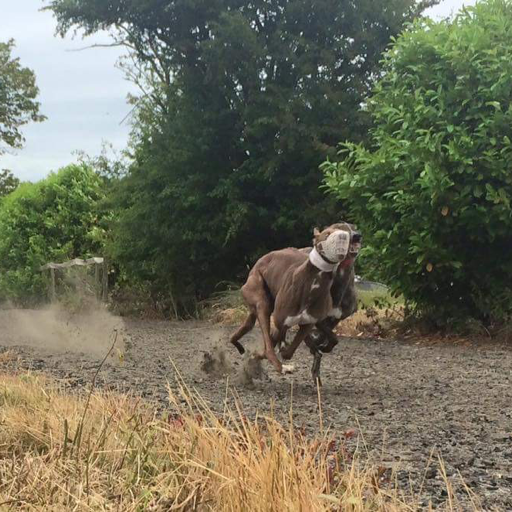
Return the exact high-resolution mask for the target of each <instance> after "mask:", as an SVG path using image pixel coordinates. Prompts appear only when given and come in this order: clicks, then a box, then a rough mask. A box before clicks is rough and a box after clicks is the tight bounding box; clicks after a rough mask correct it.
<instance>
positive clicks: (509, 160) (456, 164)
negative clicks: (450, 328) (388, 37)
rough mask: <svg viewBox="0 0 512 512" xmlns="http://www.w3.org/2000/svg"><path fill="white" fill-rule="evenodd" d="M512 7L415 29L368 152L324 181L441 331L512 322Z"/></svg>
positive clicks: (405, 42)
mask: <svg viewBox="0 0 512 512" xmlns="http://www.w3.org/2000/svg"><path fill="white" fill-rule="evenodd" d="M511 76H512V2H510V0H488V1H486V2H479V3H478V4H477V5H476V6H475V7H471V8H466V9H464V10H462V11H461V12H460V13H459V14H458V15H457V16H456V18H455V19H454V20H453V21H451V22H450V21H443V22H440V23H435V22H433V21H430V20H420V21H417V22H416V23H415V24H414V25H413V26H412V28H411V29H410V30H408V31H406V32H405V33H404V34H403V35H402V36H401V37H399V38H398V39H397V41H396V42H395V44H394V45H393V46H392V48H391V49H390V50H389V51H388V52H387V54H386V56H385V59H384V68H383V76H382V78H381V79H380V81H379V83H378V84H377V86H376V87H375V90H374V93H373V96H372V98H371V100H370V101H369V102H368V110H369V112H370V114H371V115H372V117H373V120H374V122H375V127H374V128H373V130H372V131H371V137H370V141H369V143H368V144H367V145H362V144H350V143H349V144H345V145H344V147H343V154H344V156H345V157H346V159H345V160H344V161H342V162H341V163H340V164H336V163H327V164H326V165H325V171H326V183H327V186H328V187H329V189H330V190H331V191H332V192H333V194H334V195H335V196H336V197H337V198H339V199H340V200H342V201H343V202H344V204H345V205H348V206H349V208H350V211H351V212H352V214H353V216H354V217H355V219H356V221H357V222H358V223H359V224H360V225H361V227H362V228H363V230H364V233H365V236H366V239H367V241H368V243H369V245H370V246H371V249H370V254H367V257H369V258H370V259H372V260H373V268H374V270H375V272H376V274H377V276H378V277H380V278H381V279H383V280H384V281H385V282H386V283H388V284H390V285H391V286H392V287H393V289H394V290H395V291H397V292H399V293H402V294H403V295H404V296H405V298H406V300H407V302H408V303H409V305H411V306H412V307H413V308H414V309H415V310H416V312H417V313H419V314H422V315H426V316H427V317H428V318H430V319H433V320H434V321H435V322H436V323H437V324H447V323H449V322H451V320H453V319H454V318H463V319H466V318H468V317H472V318H476V319H478V320H481V321H484V322H486V323H490V322H492V321H496V320H503V319H504V318H506V317H507V316H508V315H510V313H511V312H512V295H511V293H510V283H511V282H512V237H511V233H512V209H511V200H512V173H511V172H510V169H512V109H511V108H510V105H511V104H512V80H511Z"/></svg>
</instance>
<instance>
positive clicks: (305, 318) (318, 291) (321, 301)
mask: <svg viewBox="0 0 512 512" xmlns="http://www.w3.org/2000/svg"><path fill="white" fill-rule="evenodd" d="M331 285H332V276H329V275H326V273H324V272H320V273H319V274H318V275H317V276H315V278H314V279H313V280H312V281H311V282H310V283H308V284H307V286H305V288H304V289H303V294H302V300H301V301H300V304H298V305H297V306H298V307H297V309H296V310H295V311H289V313H290V314H288V315H287V316H286V317H285V320H284V324H285V325H286V326H287V327H292V326H294V325H308V324H316V323H317V322H318V321H320V320H323V319H324V318H325V317H326V316H331V315H337V314H338V311H334V309H333V304H332V299H331V293H330V289H331ZM339 314H340V316H341V312H339Z"/></svg>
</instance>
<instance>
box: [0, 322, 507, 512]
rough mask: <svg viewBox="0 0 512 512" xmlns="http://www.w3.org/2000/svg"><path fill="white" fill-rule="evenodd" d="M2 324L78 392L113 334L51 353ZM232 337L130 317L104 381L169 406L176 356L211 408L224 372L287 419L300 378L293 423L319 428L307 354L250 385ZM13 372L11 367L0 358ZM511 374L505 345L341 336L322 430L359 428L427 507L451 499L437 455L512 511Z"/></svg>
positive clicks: (256, 403) (25, 357) (5, 333)
mask: <svg viewBox="0 0 512 512" xmlns="http://www.w3.org/2000/svg"><path fill="white" fill-rule="evenodd" d="M6 322H7V320H6V318H5V317H3V316H2V315H1V314H0V351H2V350H5V349H6V348H8V349H10V350H11V351H13V352H14V353H15V354H17V355H19V356H20V360H19V361H18V363H16V365H18V366H19V367H22V368H32V369H36V370H43V371H45V372H49V373H51V374H53V375H55V376H57V377H59V378H64V379H67V381H68V382H69V383H70V385H72V386H83V385H88V384H89V383H90V381H91V379H92V375H93V374H94V372H95V370H96V368H97V365H98V361H99V359H101V357H100V356H99V351H98V346H100V347H102V348H103V353H104V352H106V350H108V337H105V339H103V340H101V343H99V342H98V339H97V337H96V338H95V340H96V341H95V342H94V343H92V345H93V346H94V350H89V351H88V350H85V351H83V352H82V351H81V350H79V349H77V347H76V346H75V347H74V349H73V350H72V351H65V350H64V349H63V348H62V346H61V345H59V347H58V348H56V347H55V346H53V345H52V344H51V343H48V345H47V346H46V347H44V344H42V343H41V342H40V340H39V341H38V342H37V344H35V343H34V341H33V340H30V339H28V337H27V336H28V335H27V334H26V333H21V334H16V333H13V330H12V329H10V330H9V329H7V328H6V327H5V326H6V325H7V324H6ZM117 326H118V327H119V325H117ZM231 331H232V329H224V328H218V327H213V326H211V325H209V324H206V323H201V322H187V323H169V322H154V321H151V322H141V321H128V322H126V323H125V325H124V327H123V336H122V343H123V344H124V345H123V348H122V349H121V350H122V352H123V354H124V357H123V358H122V359H123V361H122V362H121V361H120V359H119V357H113V358H111V360H110V362H109V363H108V364H106V365H105V366H104V368H103V369H102V371H101V373H100V376H99V380H98V382H99V385H101V386H104V387H108V388H113V389H118V390H121V391H129V392H133V393H138V394H141V395H142V396H144V397H146V398H148V399H151V400H155V401H157V402H158V403H159V404H161V406H162V407H165V404H166V403H167V391H166V386H167V382H170V383H171V385H173V383H174V382H175V380H174V379H175V376H174V370H173V367H172V365H171V363H170V359H171V358H172V360H173V361H174V363H175V364H176V366H177V367H178V368H179V370H180V372H181V374H182V375H183V377H184V378H185V380H186V382H187V383H189V384H190V385H192V386H193V387H195V388H196V389H197V390H198V391H199V392H200V393H201V394H202V395H203V396H204V397H205V398H206V399H207V400H208V402H209V404H210V405H211V407H212V408H214V409H215V410H218V411H221V410H222V408H223V406H224V402H225V399H226V379H225V377H221V376H219V374H220V373H227V374H228V375H229V382H230V383H231V384H232V385H233V387H234V389H235V390H236V392H237V393H238V395H239V396H240V398H241V401H242V403H243V407H244V409H245V413H246V414H248V415H252V414H254V413H256V411H258V412H259V413H263V414H266V413H269V412H270V407H271V405H270V404H271V402H273V404H274V411H275V413H276V414H277V415H279V416H281V417H283V418H286V417H288V414H289V410H290V404H291V385H292V382H293V384H294V389H293V411H294V418H295V423H296V424H297V425H298V426H300V425H304V426H305V427H306V428H307V430H308V431H315V430H317V429H318V425H319V421H318V405H317V404H318V400H317V391H316V388H314V387H313V385H312V383H311V378H310V373H309V369H310V363H311V356H310V355H309V353H308V352H307V351H306V350H305V349H303V348H302V349H300V350H299V351H298V352H297V354H296V355H295V358H294V364H295V367H296V370H295V372H294V373H293V374H291V375H284V376H281V375H278V374H276V373H275V372H274V371H273V370H272V369H271V368H270V366H269V365H268V364H266V363H265V362H264V363H263V373H262V375H261V376H260V378H259V379H255V380H254V381H253V383H250V382H248V379H246V378H244V376H245V374H246V372H245V371H244V368H246V367H247V366H246V362H244V360H243V359H242V358H241V357H240V356H238V354H237V353H236V351H235V350H234V349H231V348H228V349H227V350H225V351H218V350H216V347H224V346H225V340H226V339H227V337H228V334H229V333H230V332H231ZM47 336H49V337H51V333H48V334H47ZM256 343H257V344H259V334H258V333H257V332H256V331H253V334H252V335H251V336H249V338H248V341H247V342H246V345H247V346H248V347H249V348H251V347H252V348H255V346H257V345H255V344H256ZM87 352H89V353H87ZM205 354H206V355H205ZM1 359H2V358H1V357H0V361H1ZM7 366H12V363H11V364H9V365H6V364H5V363H4V367H7ZM1 369H2V363H0V370H1ZM205 369H206V370H208V372H206V371H205ZM216 370H221V371H220V372H216ZM511 370H512V350H510V349H509V348H508V347H502V346H497V345H489V346H485V345H481V344H480V345H469V346H443V345H436V346H426V345H417V344H410V343H405V342H375V341H369V340H352V339H343V340H341V342H340V344H339V346H338V347H337V349H336V350H335V352H334V353H333V354H331V355H326V356H325V357H324V362H323V372H322V376H323V381H324V387H323V390H322V408H323V419H324V424H325V425H330V426H331V427H332V428H333V429H334V430H335V431H339V432H340V433H342V432H345V431H347V430H348V429H353V428H355V429H357V431H358V432H360V433H361V434H362V435H363V437H364V442H365V445H366V447H365V450H367V452H368V455H369V456H370V457H371V458H372V459H373V460H376V461H379V462H380V463H381V464H382V465H384V466H386V467H395V468H397V469H398V473H397V474H398V479H399V482H400V484H401V485H402V486H403V487H404V489H405V488H407V487H408V485H409V482H410V481H412V485H413V487H414V488H415V489H420V487H422V490H421V493H420V494H421V498H422V501H423V503H426V502H427V500H428V499H432V500H433V502H434V503H437V502H439V501H440V500H443V498H444V492H445V484H444V483H443V481H442V478H441V475H440V473H439V471H438V470H437V469H436V466H437V465H436V464H432V465H431V467H430V469H427V467H428V465H429V460H430V458H431V457H432V456H433V457H434V458H436V457H437V456H438V455H441V456H442V457H443V459H444V461H445V465H446V472H447V474H448V476H449V477H450V479H451V480H453V481H454V482H457V481H459V478H458V473H459V472H460V474H461V475H462V477H463V479H464V480H465V482H466V484H467V485H468V486H469V487H470V488H471V489H472V490H473V491H475V493H476V494H478V495H479V496H480V497H481V499H482V506H483V508H485V509H487V510H489V509H491V508H494V509H496V510H510V509H512V435H511V433H512V421H511V417H512V383H511V378H512V373H511ZM249 380H250V379H249ZM422 481H423V482H424V483H423V485H422V486H421V482H422Z"/></svg>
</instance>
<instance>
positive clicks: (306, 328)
mask: <svg viewBox="0 0 512 512" xmlns="http://www.w3.org/2000/svg"><path fill="white" fill-rule="evenodd" d="M312 329H313V324H307V325H301V326H300V328H299V331H298V332H297V334H296V335H295V338H293V341H292V342H291V343H290V344H289V345H288V346H286V347H284V348H283V349H282V350H281V357H282V358H283V359H286V360H288V359H291V358H292V357H293V354H295V351H296V350H297V349H298V348H299V345H300V344H301V343H302V342H303V341H304V339H305V338H306V336H307V335H308V334H309V333H310V332H311V330H312Z"/></svg>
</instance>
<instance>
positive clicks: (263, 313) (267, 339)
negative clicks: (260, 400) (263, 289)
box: [256, 300, 283, 373]
mask: <svg viewBox="0 0 512 512" xmlns="http://www.w3.org/2000/svg"><path fill="white" fill-rule="evenodd" d="M256 310H257V314H258V323H259V324H260V328H261V333H262V335H263V342H264V351H263V354H261V355H260V357H266V358H267V359H268V361H269V362H270V363H272V364H273V365H274V367H275V369H276V370H277V371H278V372H279V373H282V371H283V365H282V363H281V361H279V359H277V356H276V353H275V351H274V344H273V342H272V337H271V336H270V315H271V314H272V311H271V309H270V304H268V302H267V301H264V300H262V301H261V302H259V303H258V305H257V309H256Z"/></svg>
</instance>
